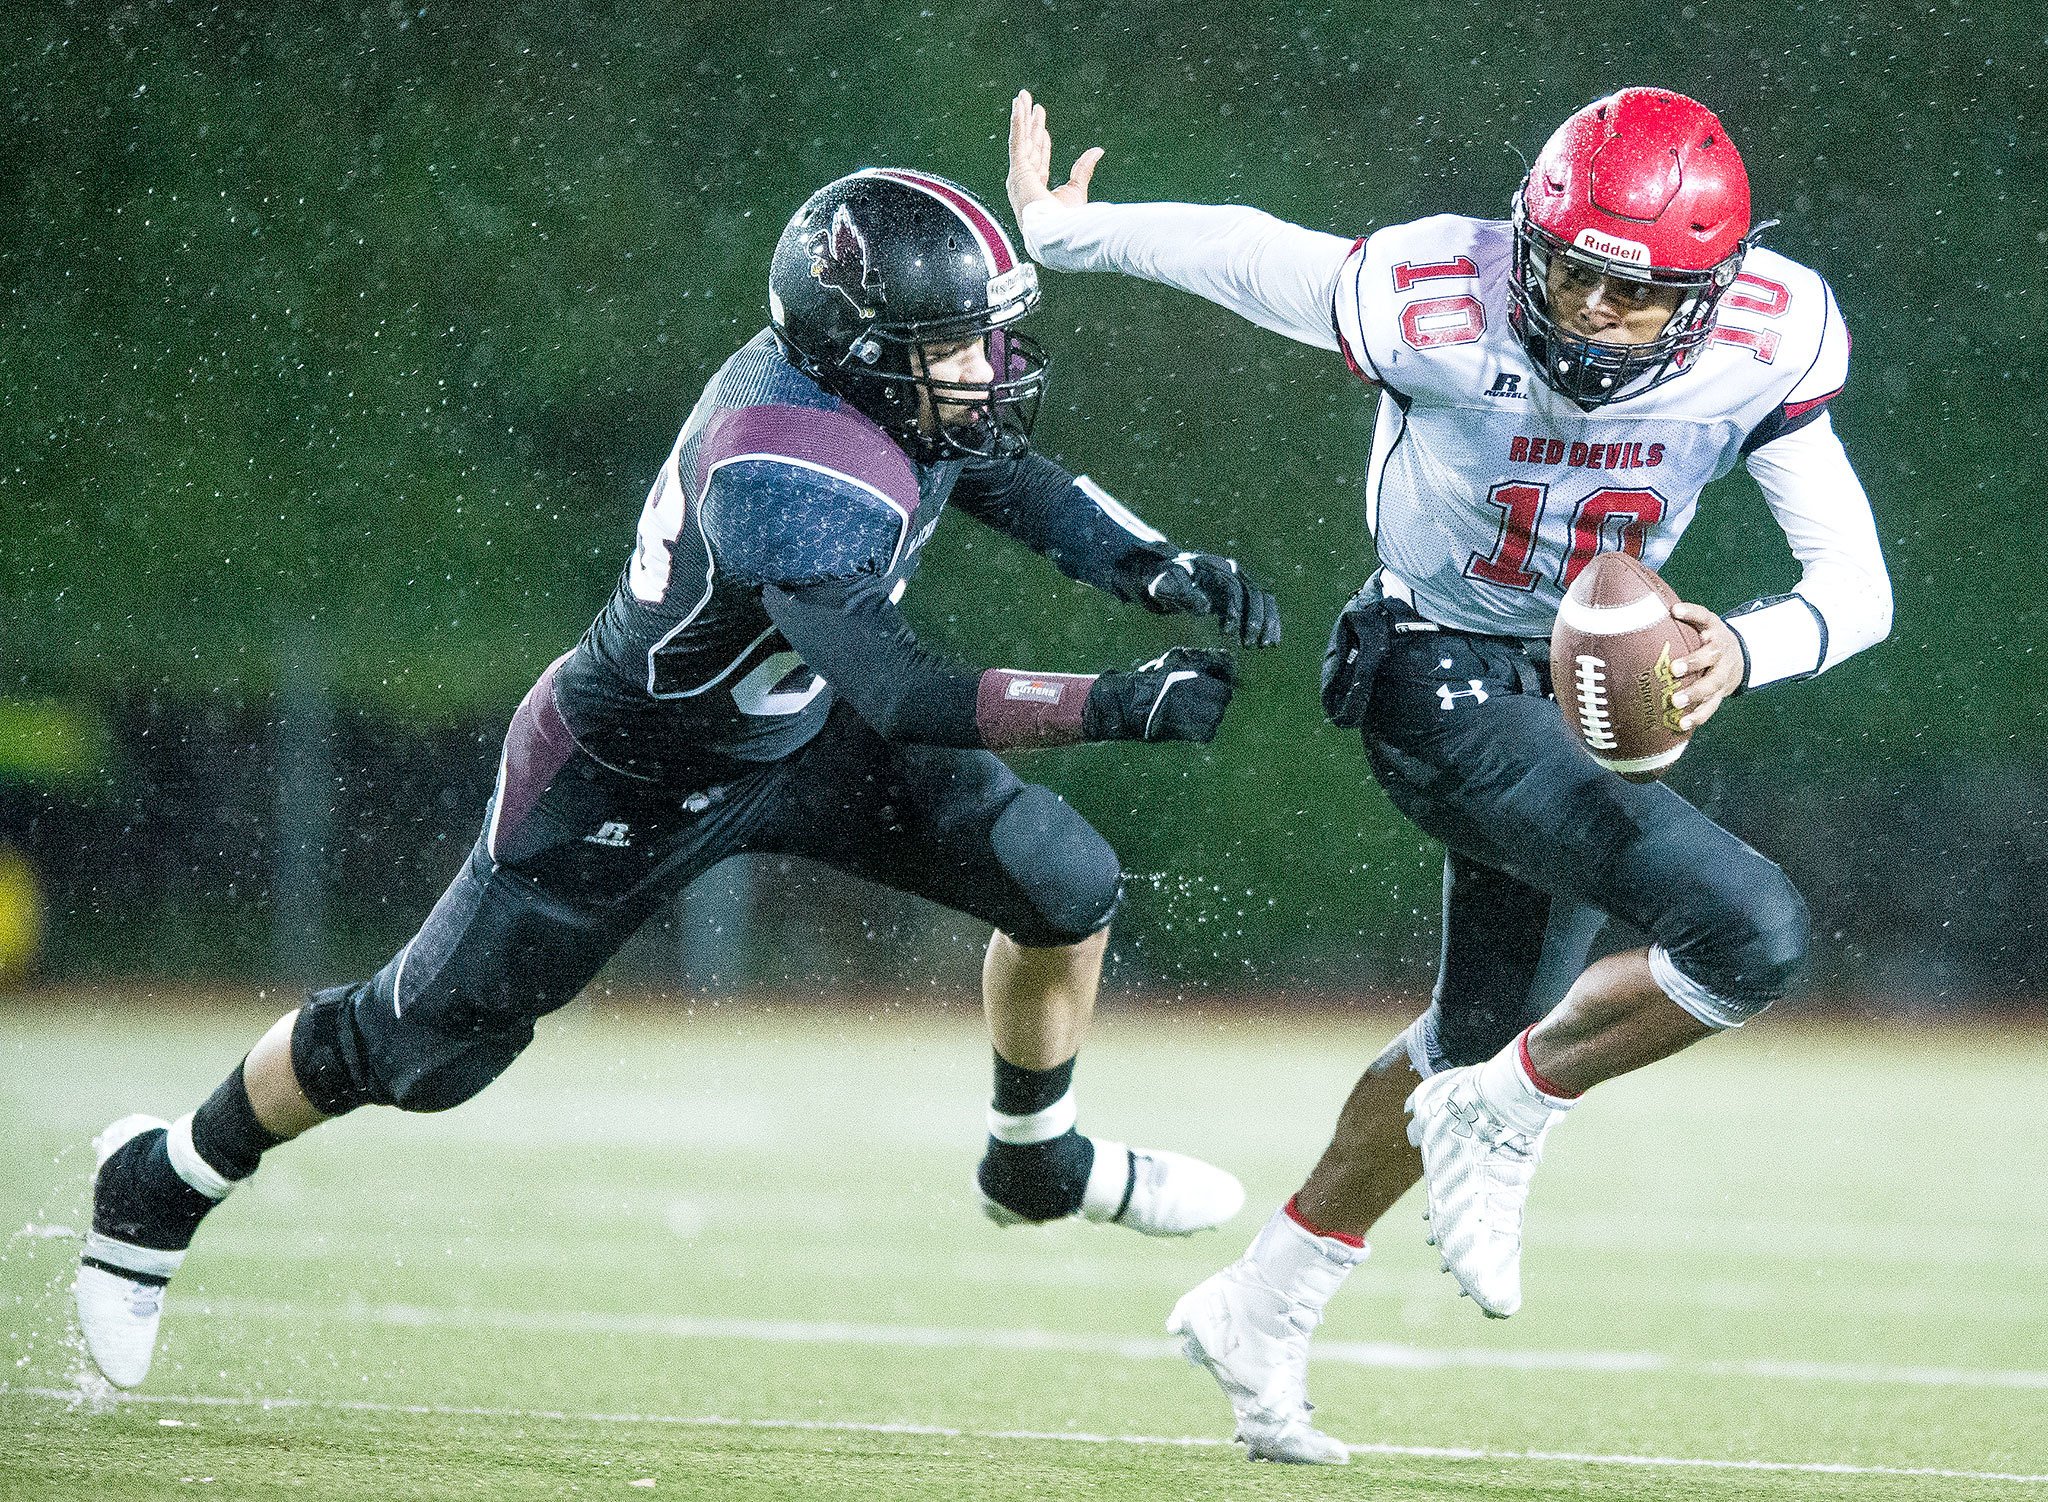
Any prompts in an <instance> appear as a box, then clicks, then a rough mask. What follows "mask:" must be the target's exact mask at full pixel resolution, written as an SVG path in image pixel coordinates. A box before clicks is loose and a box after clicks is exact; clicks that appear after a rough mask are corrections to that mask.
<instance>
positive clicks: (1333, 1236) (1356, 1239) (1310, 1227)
mask: <svg viewBox="0 0 2048 1502" xmlns="http://www.w3.org/2000/svg"><path fill="white" fill-rule="evenodd" d="M1295 1198H1296V1199H1299V1198H1300V1196H1299V1195H1297V1196H1295ZM1287 1218H1288V1219H1289V1220H1291V1221H1293V1222H1294V1223H1295V1224H1296V1225H1298V1226H1300V1227H1301V1228H1302V1229H1303V1230H1304V1231H1306V1232H1308V1233H1309V1235H1311V1236H1326V1237H1328V1238H1329V1239H1330V1240H1331V1241H1341V1242H1343V1243H1344V1244H1345V1245H1346V1246H1354V1247H1362V1246H1364V1245H1365V1238H1364V1237H1363V1236H1354V1235H1353V1234H1352V1233H1351V1232H1349V1231H1326V1230H1324V1229H1323V1228H1322V1227H1321V1226H1319V1225H1317V1224H1316V1223H1315V1222H1314V1221H1312V1220H1310V1219H1309V1218H1308V1217H1307V1216H1306V1215H1303V1214H1302V1213H1301V1207H1300V1206H1299V1205H1297V1204H1295V1202H1294V1200H1289V1201H1288V1202H1287Z"/></svg>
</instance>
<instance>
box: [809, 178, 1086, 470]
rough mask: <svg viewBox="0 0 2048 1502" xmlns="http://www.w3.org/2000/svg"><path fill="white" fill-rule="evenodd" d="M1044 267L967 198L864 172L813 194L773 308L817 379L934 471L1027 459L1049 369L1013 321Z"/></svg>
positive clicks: (938, 184)
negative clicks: (942, 466)
mask: <svg viewBox="0 0 2048 1502" xmlns="http://www.w3.org/2000/svg"><path fill="white" fill-rule="evenodd" d="M1037 305H1038V268H1037V267H1036V266H1034V265H1032V264H1031V263H1030V262H1029V261H1025V260H1020V259H1019V258H1018V257H1017V256H1016V254H1015V253H1014V252H1013V251H1012V249H1011V247H1010V242H1009V237H1008V236H1007V235H1005V234H1004V233H1003V230H1002V228H1001V226H1000V225H998V224H997V223H996V221H995V220H994V219H993V218H991V217H990V215H989V213H988V211H987V210H986V209H984V208H983V207H982V206H981V205H980V204H979V203H977V202H976V201H975V200H974V198H973V197H972V195H970V194H969V193H967V192H966V190H965V189H962V188H960V187H957V186H955V185H954V184H952V183H949V182H946V181H945V180H944V179H942V178H936V177H931V176H928V175H926V174H924V173H916V172H900V171H895V170H891V169H882V170H877V171H873V172H856V173H854V174H853V175H852V176H851V177H842V178H840V179H839V180H838V181H837V182H835V183H831V184H828V185H827V186H826V187H824V188H822V189H820V190H819V191H818V192H816V193H813V194H812V195H811V197H810V198H809V200H808V201H806V202H805V204H804V206H803V207H802V208H800V209H798V210H797V212H796V216H795V217H794V218H792V219H791V220H790V221H789V225H788V227H787V228H785V229H784V230H783V232H782V238H781V239H780V240H779V241H777V242H776V246H775V259H774V262H773V263H772V265H771V267H770V269H769V273H768V309H769V314H770V317H771V319H772V320H773V324H774V328H775V333H776V336H777V337H778V338H780V339H781V341H782V347H783V349H784V350H785V351H786V352H787V353H788V355H789V358H790V360H791V362H792V363H794V364H795V365H796V366H797V367H798V368H799V369H800V370H802V371H803V372H804V373H805V374H806V375H808V376H810V377H811V378H812V379H813V380H815V381H817V382H818V383H819V384H820V385H821V386H824V387H825V388H826V389H827V390H830V391H833V392H836V393H838V394H839V395H840V396H843V397H844V398H845V399H846V400H847V401H848V402H850V403H851V404H852V405H853V406H855V407H856V408H858V409H859V410H860V411H861V412H863V413H865V414H866V415H867V416H868V417H870V418H872V419H874V421H875V422H877V423H879V424H880V425H881V427H882V428H883V430H884V431H886V432H887V433H888V434H889V435H890V436H891V437H892V438H894V439H896V441H897V442H899V443H901V444H902V445H903V446H904V447H905V448H906V449H908V450H909V451H910V452H911V453H912V454H914V455H915V456H916V457H917V458H918V459H919V460H920V461H921V462H924V463H930V462H932V461H933V460H935V459H939V458H947V457H951V458H988V457H992V456H996V455H1016V454H1021V453H1023V452H1024V450H1025V449H1026V448H1027V447H1028V446H1029V444H1030V441H1031V427H1032V424H1033V422H1034V421H1035V420H1036V419H1037V415H1038V402H1039V398H1040V396H1041V395H1042V394H1043V393H1044V391H1045V378H1046V367H1047V363H1048V362H1047V359H1046V355H1045V351H1044V350H1043V349H1041V348H1040V347H1039V346H1038V344H1037V342H1036V341H1034V340H1032V339H1030V338H1028V337H1027V336H1025V335H1023V334H1020V333H1018V332H1017V331H1016V329H1015V328H1014V327H1013V325H1014V324H1015V323H1016V322H1017V321H1018V320H1019V319H1021V318H1023V317H1024V315H1025V314H1027V313H1029V312H1030V311H1031V310H1032V309H1033V308H1035V307H1036V306H1037Z"/></svg>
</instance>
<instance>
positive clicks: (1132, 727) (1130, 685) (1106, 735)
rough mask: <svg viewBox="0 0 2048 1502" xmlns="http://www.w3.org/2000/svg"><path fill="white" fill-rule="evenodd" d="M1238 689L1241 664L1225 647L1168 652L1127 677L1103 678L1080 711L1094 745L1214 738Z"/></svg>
mask: <svg viewBox="0 0 2048 1502" xmlns="http://www.w3.org/2000/svg"><path fill="white" fill-rule="evenodd" d="M1236 685H1237V663H1236V660H1235V659H1233V658H1232V657H1231V655H1230V654H1229V653H1228V652H1225V651H1224V650H1222V649H1221V648H1220V647H1169V648H1168V649H1167V650H1166V651H1165V652H1163V653H1161V654H1160V655H1159V656H1157V657H1155V658H1153V659H1152V660H1151V661H1150V662H1141V663H1139V664H1138V665H1137V666H1136V667H1134V668H1132V669H1131V670H1130V671H1128V672H1123V673H1104V674H1102V675H1101V676H1100V677H1099V678H1097V679H1096V680H1095V682H1094V683H1093V684H1092V685H1091V686H1090V687H1089V690H1088V699H1087V702H1086V703H1084V704H1083V705H1082V706H1081V731H1082V733H1083V734H1084V735H1086V736H1087V737H1088V739H1089V740H1091V741H1197V742H1199V743H1201V744H1203V745H1207V744H1208V743H1209V742H1210V741H1211V740H1213V739H1215V736H1216V727H1217V726H1218V725H1220V724H1222V723H1223V711H1224V710H1225V709H1226V708H1227V707H1229V704H1230V691H1231V689H1232V688H1234V687H1236Z"/></svg>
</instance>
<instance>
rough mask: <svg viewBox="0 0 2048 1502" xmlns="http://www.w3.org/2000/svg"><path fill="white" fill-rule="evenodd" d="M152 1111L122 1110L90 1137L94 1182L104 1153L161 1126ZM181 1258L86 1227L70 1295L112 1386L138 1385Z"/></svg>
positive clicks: (95, 1183)
mask: <svg viewBox="0 0 2048 1502" xmlns="http://www.w3.org/2000/svg"><path fill="white" fill-rule="evenodd" d="M166 1125H167V1123H165V1122H163V1121H160V1120H158V1119H157V1118H156V1117H154V1116H124V1117H122V1118H121V1119H120V1120H119V1121H117V1122H115V1123H114V1124H113V1125H112V1126H110V1127H108V1128H107V1129H106V1130H105V1131H103V1132H101V1133H100V1134H99V1136H97V1137H95V1138H94V1139H93V1143H92V1146H93V1160H94V1167H93V1187H94V1190H95V1192H97V1190H98V1185H99V1169H100V1166H101V1165H104V1164H105V1163H106V1161H107V1159H109V1158H111V1157H112V1156H113V1155H114V1154H115V1153H116V1152H118V1151H120V1150H121V1149H122V1148H123V1147H125V1146H127V1145H128V1143H130V1142H132V1141H133V1140H134V1139H135V1138H137V1137H139V1136H141V1135H142V1134H143V1133H144V1132H147V1131H153V1130H155V1129H157V1128H160V1127H164V1126H166ZM184 1260H185V1254H184V1253H183V1252H167V1251H161V1250H158V1249H157V1248H154V1247H143V1246H134V1245H131V1244H130V1243H128V1242H125V1241H118V1240H116V1239H115V1238H113V1237H111V1236H102V1235H101V1234H100V1233H99V1232H97V1231H92V1230H88V1231H87V1232H86V1237H85V1253H84V1256H83V1258H82V1260H81V1261H80V1264H79V1268H78V1277H77V1280H76V1281H75V1282H74V1283H73V1284H72V1296H73V1298H74V1299H75V1300H76V1302H77V1306H78V1328H79V1330H80V1332H81V1333H82V1334H83V1335H84V1336H85V1349H86V1354H87V1355H89V1356H91V1357H92V1363H93V1365H94V1366H96V1367H98V1368H99V1369H100V1372H101V1374H102V1375H103V1376H105V1377H106V1379H107V1380H108V1381H109V1382H111V1383H113V1384H114V1386H116V1387H139V1386H140V1385H141V1384H142V1379H143V1378H145V1377H147V1376H148V1375H149V1363H150V1359H151V1357H153V1356H154V1355H155V1354H156V1332H157V1325H158V1324H159V1323H160V1322H161V1320H162V1319H163V1311H164V1283H165V1280H167V1279H168V1278H169V1277H170V1275H171V1274H172V1273H174V1272H176V1271H177V1269H178V1264H179V1263H181V1262H183V1261H184Z"/></svg>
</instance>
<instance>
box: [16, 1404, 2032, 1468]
mask: <svg viewBox="0 0 2048 1502" xmlns="http://www.w3.org/2000/svg"><path fill="white" fill-rule="evenodd" d="M11 1390H12V1391H14V1392H17V1393H20V1394H21V1395H23V1396H24V1397H33V1398H44V1399H50V1400H54V1401H57V1402H62V1403H66V1404H69V1405H73V1406H84V1405H85V1404H87V1403H89V1402H106V1401H109V1400H107V1399H104V1398H102V1399H97V1400H95V1399H93V1398H91V1397H89V1396H88V1395H87V1394H85V1393H83V1392H81V1391H80V1390H78V1389H71V1388H56V1387H18V1388H14V1389H11ZM8 1391H10V1389H8V1388H6V1387H4V1386H0V1394H4V1393H6V1392H8ZM111 1402H112V1403H113V1404H114V1405H115V1406H120V1407H127V1406H130V1405H134V1406H150V1405H154V1406H160V1407H167V1408H216V1409H219V1408H226V1409H243V1408H246V1409H256V1410H259V1411H262V1412H266V1413H268V1412H273V1411H280V1410H290V1409H314V1410H321V1411H328V1412H335V1413H388V1414H410V1415H416V1416H420V1417H427V1418H484V1419H511V1420H516V1421H520V1422H526V1423H532V1422H537V1421H549V1420H551V1421H555V1422H559V1423H572V1424H660V1425H670V1426H674V1427H677V1428H686V1429H755V1430H773V1429H781V1430H799V1431H804V1432H810V1433H823V1434H901V1435H911V1436H916V1437H919V1438H929V1439H971V1440H1033V1441H1041V1442H1045V1443H1050V1444H1067V1445H1132V1446H1155V1447H1162V1448H1168V1449H1199V1450H1215V1449H1223V1448H1227V1447H1228V1445H1229V1441H1227V1440H1222V1439H1217V1438H1215V1437H1214V1436H1210V1435H1162V1434H1087V1433H1081V1432H1077V1431H1072V1430H1067V1431H1058V1430H1054V1431H1045V1430H1037V1429H956V1428H951V1427H949V1426H946V1425H942V1424H886V1423H856V1422H852V1421H833V1420H829V1419H736V1418H726V1417H724V1416H722V1415H719V1414H668V1413H571V1412H568V1411H565V1410H562V1409H554V1408H469V1407H457V1406H447V1405H442V1404H438V1403H375V1402H367V1401H363V1400H360V1399H327V1398H236V1397H218V1396H208V1395H204V1394H173V1393H121V1394H117V1395H115V1396H113V1397H112V1398H111ZM1351 1453H1352V1454H1354V1455H1389V1456H1398V1457H1402V1458H1407V1459H1415V1460H1477V1461H1490V1462H1495V1463H1498V1462H1502V1461H1521V1462H1536V1463H1542V1464H1552V1465H1579V1466H1627V1467H1636V1468H1643V1467H1660V1468H1670V1469H1679V1470H1701V1471H1788V1472H1798V1473H1804V1474H1810V1475H1826V1476H1915V1477H1922V1476H1924V1477H1929V1478H1933V1479H1938V1480H1943V1481H2009V1482H2017V1483H2021V1484H2024V1485H2033V1486H2040V1485H2048V1475H2039V1476H2033V1475H2026V1474H2022V1473H2019V1472H2010V1471H1961V1470H1949V1469H1945V1468H1941V1467H1936V1466H1885V1465H1849V1464H1846V1463H1842V1462H1838V1461H1825V1460H1713V1459H1707V1458H1703V1457H1698V1456H1686V1455H1595V1454H1582V1453H1578V1452H1576V1451H1570V1450H1476V1449H1467V1448H1464V1447H1462V1446H1449V1445H1380V1444H1367V1445H1353V1446H1352V1447H1351Z"/></svg>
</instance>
